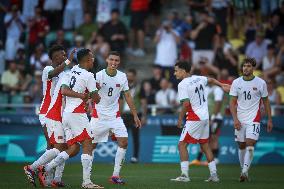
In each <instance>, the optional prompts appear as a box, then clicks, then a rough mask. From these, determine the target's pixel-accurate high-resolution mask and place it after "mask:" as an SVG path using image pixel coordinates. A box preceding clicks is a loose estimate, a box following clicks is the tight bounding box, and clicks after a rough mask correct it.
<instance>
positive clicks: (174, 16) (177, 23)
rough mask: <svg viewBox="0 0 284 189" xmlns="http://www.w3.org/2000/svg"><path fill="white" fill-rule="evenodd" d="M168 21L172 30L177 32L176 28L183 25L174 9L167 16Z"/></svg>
mask: <svg viewBox="0 0 284 189" xmlns="http://www.w3.org/2000/svg"><path fill="white" fill-rule="evenodd" d="M168 20H169V21H170V22H171V25H172V28H173V29H175V30H177V28H178V27H179V26H180V25H181V24H182V23H183V21H182V19H180V15H179V13H178V11H177V10H176V9H173V10H172V11H171V12H170V13H169V15H168Z"/></svg>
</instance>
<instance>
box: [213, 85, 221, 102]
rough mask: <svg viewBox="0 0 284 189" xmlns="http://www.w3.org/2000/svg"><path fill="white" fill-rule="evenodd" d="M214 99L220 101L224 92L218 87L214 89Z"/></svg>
mask: <svg viewBox="0 0 284 189" xmlns="http://www.w3.org/2000/svg"><path fill="white" fill-rule="evenodd" d="M213 92H214V101H222V99H223V96H224V92H223V90H222V89H221V88H220V87H216V88H215V89H214V91H213Z"/></svg>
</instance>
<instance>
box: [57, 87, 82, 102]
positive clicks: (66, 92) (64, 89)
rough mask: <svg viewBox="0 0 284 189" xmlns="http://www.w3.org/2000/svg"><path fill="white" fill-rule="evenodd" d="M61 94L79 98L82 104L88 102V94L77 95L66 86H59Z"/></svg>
mask: <svg viewBox="0 0 284 189" xmlns="http://www.w3.org/2000/svg"><path fill="white" fill-rule="evenodd" d="M61 94H62V95H64V96H68V97H73V98H80V99H82V100H83V101H84V102H86V101H87V100H88V93H77V92H75V91H73V90H71V89H70V88H69V86H67V85H62V86H61Z"/></svg>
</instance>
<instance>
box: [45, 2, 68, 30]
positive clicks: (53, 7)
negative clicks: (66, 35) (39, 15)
mask: <svg viewBox="0 0 284 189" xmlns="http://www.w3.org/2000/svg"><path fill="white" fill-rule="evenodd" d="M43 10H44V13H45V15H46V18H47V20H48V23H49V24H50V30H51V31H55V30H57V29H59V28H61V27H62V15H63V13H62V11H63V0H45V1H44V4H43ZM55 20H56V22H55Z"/></svg>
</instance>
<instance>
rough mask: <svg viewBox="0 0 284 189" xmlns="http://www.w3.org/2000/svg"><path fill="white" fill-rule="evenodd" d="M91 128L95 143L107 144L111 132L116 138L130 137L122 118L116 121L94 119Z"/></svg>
mask: <svg viewBox="0 0 284 189" xmlns="http://www.w3.org/2000/svg"><path fill="white" fill-rule="evenodd" d="M91 126H92V131H93V136H94V140H93V143H99V142H107V141H108V137H109V132H110V131H111V132H112V133H113V134H114V135H115V137H116V138H117V137H128V133H127V129H126V127H125V125H124V123H123V120H122V119H121V118H120V117H118V118H116V119H114V120H101V119H99V118H93V117H92V119H91Z"/></svg>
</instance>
